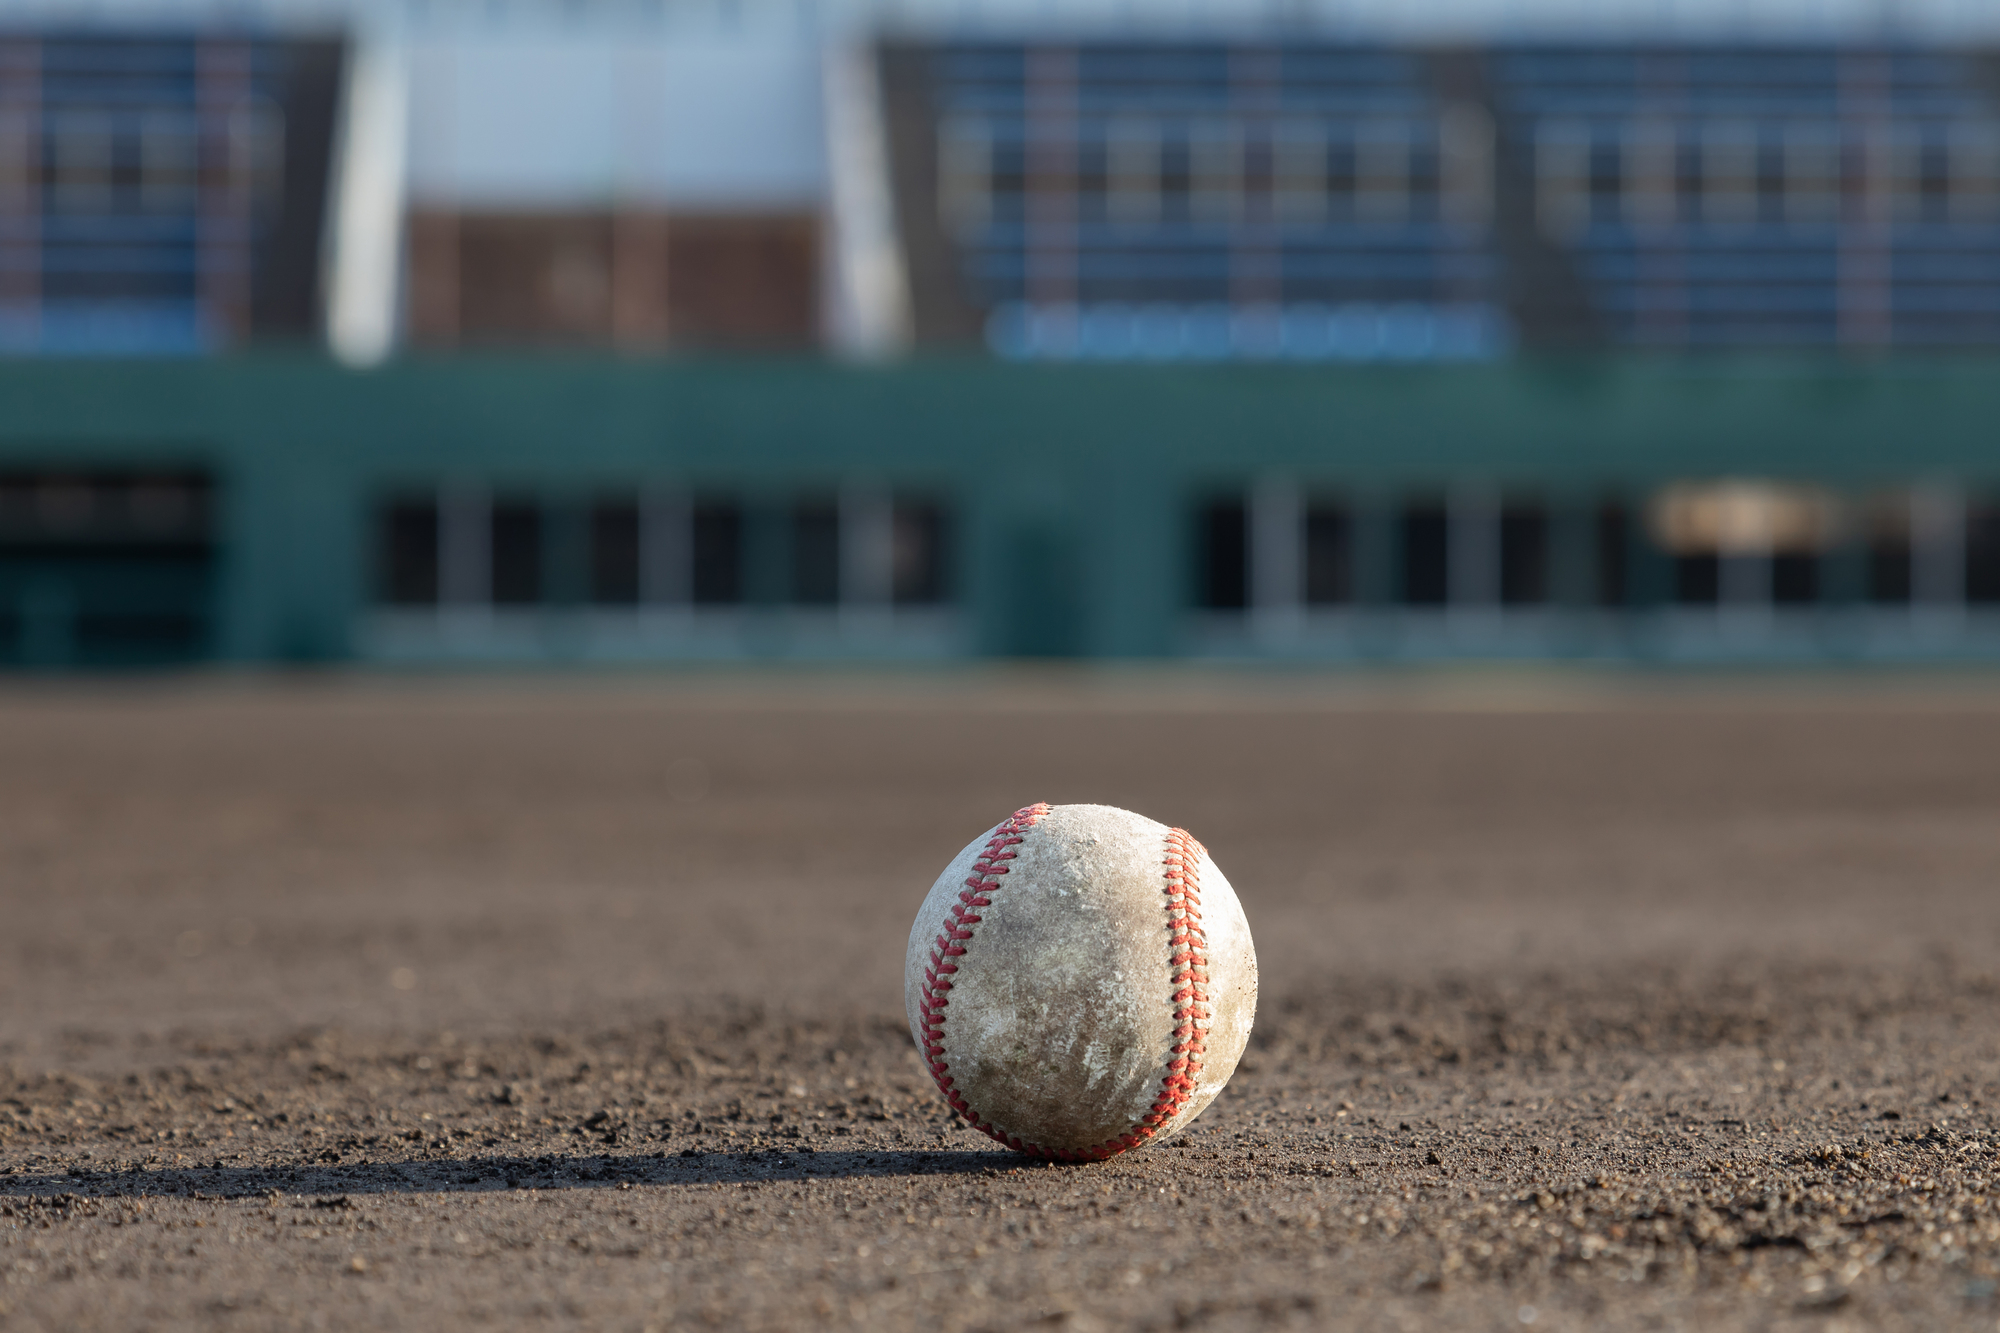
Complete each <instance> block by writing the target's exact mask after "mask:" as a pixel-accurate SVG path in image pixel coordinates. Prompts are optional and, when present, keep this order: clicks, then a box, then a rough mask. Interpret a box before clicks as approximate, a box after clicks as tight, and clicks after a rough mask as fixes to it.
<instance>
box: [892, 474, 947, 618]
mask: <svg viewBox="0 0 2000 1333" xmlns="http://www.w3.org/2000/svg"><path fill="white" fill-rule="evenodd" d="M894 523H895V528H894V530H893V531H892V532H891V533H890V550H889V559H890V570H889V592H890V596H891V597H892V598H893V599H894V601H895V603H896V605H898V606H930V605H934V604H936V603H938V602H942V601H944V600H945V588H946V583H947V571H946V563H945V561H946V550H945V541H946V536H947V533H946V526H945V515H944V507H943V506H942V505H938V504H933V503H930V502H928V501H917V500H898V501H897V502H896V508H895V517H894Z"/></svg>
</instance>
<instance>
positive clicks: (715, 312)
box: [667, 214, 819, 350]
mask: <svg viewBox="0 0 2000 1333" xmlns="http://www.w3.org/2000/svg"><path fill="white" fill-rule="evenodd" d="M667 324H668V328H669V330H670V331H671V336H672V340H673V343H674V345H675V346H676V347H690V348H716V349H729V350H735V349H779V348H805V347H811V346H814V345H816V344H817V343H818V341H819V224H818V221H817V220H816V219H815V218H812V217H810V216H803V217H800V216H794V217H782V216H780V217H773V216H770V215H768V214H767V215H759V216H682V217H675V218H673V219H672V220H671V221H670V222H669V223H668V225H667Z"/></svg>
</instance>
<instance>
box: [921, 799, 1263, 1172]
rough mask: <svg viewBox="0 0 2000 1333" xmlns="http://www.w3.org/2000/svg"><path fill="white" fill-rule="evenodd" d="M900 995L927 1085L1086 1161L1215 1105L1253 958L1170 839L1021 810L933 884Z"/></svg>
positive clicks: (1226, 893) (1242, 1025)
mask: <svg viewBox="0 0 2000 1333" xmlns="http://www.w3.org/2000/svg"><path fill="white" fill-rule="evenodd" d="M903 997H904V1004H905V1005H906V1007H907V1008H908V1010H909V1017H910V1033H911V1035H912V1036H914V1037H915V1038H916V1041H917V1050H918V1051H919V1053H920V1054H921V1055H922V1056H923V1060H924V1064H925V1065H926V1066H928V1067H929V1069H930V1071H931V1077H933V1078H935V1079H936V1080H937V1085H938V1090H939V1091H941V1092H943V1093H944V1095H945V1099H946V1100H947V1101H949V1102H950V1103H951V1105H952V1109H954V1110H956V1111H957V1112H958V1113H959V1114H960V1115H962V1116H964V1117H965V1118H966V1119H967V1120H968V1121H970V1122H971V1123H972V1126H973V1127H974V1128H975V1129H978V1130H979V1131H981V1132H982V1133H985V1134H988V1135H991V1136H992V1137H993V1138H995V1139H998V1140H999V1141H1000V1142H1002V1143H1004V1144H1006V1145H1007V1146H1008V1147H1010V1148H1013V1149H1014V1150H1016V1151H1017V1152H1023V1153H1028V1154H1030V1155H1032V1156H1036V1157H1047V1158H1053V1159H1055V1160H1057V1161H1066V1162H1080V1161H1096V1160H1100V1159H1102V1158H1106V1157H1112V1156H1115V1155H1117V1154H1118V1153H1121V1152H1124V1151H1126V1150H1127V1149H1130V1148H1136V1147H1138V1146H1140V1145H1141V1144H1143V1143H1146V1142H1149V1141H1150V1140H1153V1139H1163V1138H1167V1137H1169V1136H1171V1135H1173V1134H1176V1133H1178V1132H1179V1131H1180V1130H1182V1129H1184V1128H1185V1127H1186V1126H1187V1125H1188V1123H1189V1122H1191V1121H1192V1120H1193V1119H1194V1118H1195V1117H1196V1116H1198V1115H1200V1114H1201V1112H1202V1109H1203V1108H1204V1107H1206V1106H1207V1105H1208V1104H1209V1103H1210V1102H1212V1101H1214V1100H1215V1097H1216V1094H1217V1093H1219V1092H1221V1091H1222V1085H1223V1084H1225V1083H1227V1082H1228V1081H1229V1076H1230V1074H1231V1073H1233V1072H1235V1069H1236V1062H1237V1060H1238V1059H1239V1058H1240V1057H1241V1056H1242V1054H1243V1046H1244V1043H1246V1042H1247V1041H1248V1040H1249V1039H1250V1024H1251V1021H1252V1019H1253V1018H1255V1016H1256V1010H1257V955H1256V951H1255V950H1254V949H1253V948H1252V947H1251V944H1250V924H1249V922H1247V921H1245V920H1244V919H1243V907H1242V905H1241V904H1240V903H1238V902H1237V901H1236V892H1235V890H1233V889H1231V888H1230V887H1229V881H1228V880H1226V879H1224V878H1223V877H1222V872H1221V871H1220V870H1218V869H1217V868H1216V865H1215V862H1214V861H1212V860H1210V859H1209V855H1208V850H1207V849H1206V848H1204V847H1203V846H1202V845H1201V844H1200V843H1198V842H1196V841H1195V840H1194V839H1193V838H1192V837H1191V836H1189V835H1188V833H1187V832H1186V831H1184V830H1182V829H1177V828H1168V827H1167V826H1166V825H1164V824H1157V823H1154V822H1153V821H1152V820H1150V819H1147V818H1145V817H1144V816H1142V815H1135V814H1133V813H1132V812H1130V811H1129V810H1118V809H1114V808H1113V807H1111V806H1108V805H1057V806H1049V805H1031V806H1027V807H1025V808H1023V809H1020V810H1016V811H1015V812H1014V813H1013V814H1012V815H1011V816H1009V817H1008V818H1007V819H1005V820H1003V821H1002V822H1001V823H1000V824H999V826H998V827H996V828H994V829H993V830H992V831H990V832H988V833H984V834H981V835H980V836H979V837H977V838H974V839H973V840H972V842H971V844H970V845H969V846H967V847H966V849H965V850H964V851H962V852H960V853H959V854H958V856H957V857H956V858H954V859H953V861H952V863H951V864H950V865H949V866H946V867H945V871H944V873H943V874H942V875H940V876H939V877H938V881H937V883H936V884H934V885H932V886H931V891H930V894H929V896H928V897H926V898H925V899H924V905H923V907H922V908H921V909H920V910H919V911H918V912H917V921H916V925H915V926H913V927H912V928H911V930H910V947H909V953H908V955H907V958H906V961H905V965H904V978H903Z"/></svg>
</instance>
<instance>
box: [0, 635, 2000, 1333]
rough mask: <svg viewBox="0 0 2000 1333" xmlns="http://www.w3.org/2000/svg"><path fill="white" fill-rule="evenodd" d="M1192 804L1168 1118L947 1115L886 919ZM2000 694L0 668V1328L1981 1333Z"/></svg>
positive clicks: (1183, 816) (1996, 1319)
mask: <svg viewBox="0 0 2000 1333" xmlns="http://www.w3.org/2000/svg"><path fill="white" fill-rule="evenodd" d="M1034 800H1046V801H1051V802H1059V803H1060V802H1067V801H1101V802H1106V803H1110V804H1116V805H1122V806H1126V807H1129V808H1132V809H1136V810H1139V811H1141V812H1143V813H1145V814H1148V815H1151V816H1153V817H1154V818H1157V819H1161V820H1164V821H1167V822H1169V823H1176V824H1180V825H1183V826H1185V827H1187V828H1189V829H1191V830H1193V831H1194V832H1195V833H1196V834H1197V835H1198V836H1199V837H1201V839H1202V840H1203V841H1204V842H1205V843H1206V844H1207V845H1208V846H1209V848H1210V849H1211V850H1212V851H1213V853H1214V855H1215V857H1216V860H1217V862H1218V863H1219V864H1220V865H1221V866H1222V867H1223V868H1224V869H1225V870H1226V871H1227V872H1228V873H1229V876H1230V878H1231V880H1232V881H1233V882H1234V884H1235V885H1236V887H1237V889H1238V892H1239V893H1240V895H1241V897H1242V899H1243V902H1244V905H1245V908H1246V910H1247V911H1248V913H1249V915H1250V921H1251V925H1252V928H1253V930H1254V931H1255V932H1256V936H1257V943H1258V948H1259V954H1260V959H1261V962H1262V970H1263V977H1264V998H1263V1003H1262V1008H1261V1011H1260V1016H1259V1021H1258V1028H1257V1032H1256V1035H1255V1037H1254V1038H1253V1042H1252V1047H1251V1050H1250V1053H1249V1054H1248V1056H1247V1057H1246V1059H1245V1062H1244V1064H1243V1066H1242V1067H1241V1069H1240V1071H1239V1073H1238V1075H1237V1077H1236V1080H1235V1082H1234V1083H1232V1084H1231V1086H1230V1089H1229V1090H1228V1091H1227V1092H1226V1093H1225V1094H1224V1095H1223V1097H1222V1098H1221V1099H1220V1100H1219V1101H1218V1102H1217V1103H1216V1104H1215V1106H1214V1107H1212V1108H1211V1109H1210V1110H1209V1111H1208V1112H1207V1113H1206V1114H1205V1115H1204V1116H1203V1117H1202V1118H1201V1119H1200V1120H1199V1121H1198V1122H1197V1124H1196V1127H1195V1129H1194V1131H1193V1132H1191V1133H1189V1134H1187V1135H1184V1136H1182V1137H1181V1138H1180V1139H1177V1140H1175V1141H1174V1142H1173V1143H1172V1144H1169V1145H1166V1146H1162V1147H1157V1148H1149V1149H1146V1150H1143V1151H1141V1152H1137V1153H1133V1154H1129V1155H1127V1156H1125V1157H1121V1158H1118V1159H1115V1160H1113V1161H1111V1162H1109V1163H1105V1164H1101V1165H1097V1166H1089V1167H1076V1168H1067V1167H1045V1166H1040V1165H1034V1164H1029V1163H1026V1162H1024V1161H1023V1159H1020V1158H1018V1157H1013V1156H1010V1155H1007V1154H1004V1153H1000V1152H997V1151H993V1150H992V1149H993V1146H994V1145H992V1144H991V1143H990V1142H989V1141H987V1140H985V1139H983V1138H981V1137H979V1136H977V1135H975V1134H973V1133H971V1132H970V1131H968V1130H965V1129H963V1128H959V1127H956V1126H955V1125H954V1124H953V1123H952V1122H950V1120H949V1119H948V1117H947V1116H946V1114H945V1108H944V1106H943V1103H942V1101H941V1100H940V1099H939V1098H938V1096H937V1095H936V1093H935V1091H934V1090H933V1089H932V1088H931V1087H930V1085H929V1081H928V1079H927V1077H926V1076H925V1074H924V1073H923V1071H922V1069H921V1067H920V1066H919V1064H918V1063H917V1060H916V1057H915V1053H914V1051H913V1049H912V1048H911V1044H910V1040H909V1036H908V1033H907V1030H906V1028H905V1027H904V1024H903V1020H902V1017H901V997H900V981H901V972H900V967H901V955H902V949H903V944H904V939H905V937H906V934H907V931H908V927H909V921H910V917H911V914H912V913H913V912H914V910H915V907H916V904H917V902H918V900H919V899H920V898H921V896H922V894H923V892H924V890H925V889H926V888H927V887H928V885H929V883H930V881H931V879H932V878H933V877H934V876H935V874H936V873H937V871H938V870H939V869H940V868H941V867H942V866H943V865H944V863H945V862H946V861H947V860H948V859H949V858H950V856H951V855H952V853H954V852H955V851H957V850H958V848H959V847H960V846H962V845H963V844H964V843H965V841H966V840H967V839H968V838H969V837H971V836H972V834H974V833H976V832H978V831H979V830H980V829H982V828H984V827H986V826H988V825H990V824H992V823H993V822H994V821H995V820H996V819H998V818H1000V817H1001V816H1002V815H1004V814H1005V813H1007V812H1008V811H1010V810H1012V809H1014V808H1016V807H1017V806H1020V805H1022V804H1025V803H1027V802H1029V801H1034ZM1996 812H2000V682H1981V681H1977V680H1974V681H1956V682H1942V681H1930V682H1910V681H1901V682H1895V681H1890V682H1883V681H1873V682H1871V681H1852V680H1850V681H1837V680H1833V681H1829V680H1799V679H1776V678H1773V679H1763V680H1754V681H1733V682H1722V681H1710V682H1705V683H1694V684H1690V683H1687V682H1675V681H1654V682H1645V681H1618V680H1604V679H1589V678H1583V679H1570V680H1566V679H1559V678H1537V677H1528V678H1516V677H1506V676H1478V675H1473V676H1464V677H1438V678H1427V679H1422V680H1414V681H1403V682H1368V681H1361V680H1356V679H1353V678H1349V679H1344V680H1312V679H1306V678H1277V677H1257V678H1234V679H1231V678H1198V677H1192V676H1184V675H1178V674H1166V675H1136V674H1124V675H1107V676H1069V675H1062V674H1051V675H1026V676H983V675H982V676H940V677H909V678H869V677H852V678H803V677H758V678H753V679H750V680H747V681H734V682H730V681H724V680H719V679H709V678H701V679H693V678H689V679H678V680H665V681H660V680H593V681H565V682H551V681H527V682H521V681H505V680H488V681H443V680H414V681H357V680H330V681H290V682H287V681H276V682H226V681H194V682H179V683H167V684H159V685H152V686H135V685H100V686H88V687H85V686H64V687H58V686H41V687H34V686H29V685H18V686H15V687H13V688H11V689H10V690H8V691H6V692H4V693H0V913H4V916H0V921H4V927H0V1328H5V1329H8V1330H12V1329H15V1328H21V1329H43V1328H47V1329H73V1328H94V1327H115V1328H146V1329H174V1328H194V1327H200V1328H217V1327H220V1328H236V1327H240V1328H245V1329H250V1328H257V1329H262V1328H295V1327H296V1328H412V1329H415V1328H426V1329H429V1328H439V1327H445V1328H452V1327H473V1326H478V1327H517V1326H518V1327H543V1326H575V1327H579V1328H586V1327H587V1328H593V1329H598V1328H604V1329H632V1330H638V1329H646V1328H658V1329H665V1328H669V1327H690V1326H691V1327H697V1328H699V1327H718V1328H751V1329H767V1328H768V1329H793V1328H807V1327H836V1328H856V1329H871V1330H872V1329H887V1330H899V1329H906V1328H938V1329H948V1330H959V1329H967V1330H972V1329H992V1330H999V1329H1034V1328H1056V1329H1072V1330H1079V1329H1114V1328H1126V1327H1133V1328H1148V1329H1164V1328H1198V1329H1238V1328H1264V1327H1284V1328H1292V1327H1298V1328H1322V1327H1330V1328H1370V1329H1373V1328H1399V1327H1407V1328H1439V1327H1463V1328H1473V1329H1495V1330H1498V1329H1512V1330H1518V1329H1522V1328H1526V1327H1533V1328H1535V1329H1538V1330H1539V1329H1549V1328H1556V1329H1564V1328H1609V1329H1628V1328H1629V1329H1652V1328H1704V1329H1706V1328H1723V1329H1734V1328H1742V1329H1753V1328H1754V1329H1774V1328H1777V1329H1782V1328H1799V1329H1812V1330H1831V1329H1835V1328H1840V1327H1846V1328H1850V1329H1860V1328H1934V1327H1966V1328H1983V1329H1989V1330H1990V1329H1996V1328H2000V1287H1996V1282H2000V1205H1996V1204H1995V1202H1994V1201H1993V1198H1992V1196H1991V1193H1990V1191H1991V1190H1992V1189H1993V1187H1994V1180H1995V1177H1996V1175H2000V1160H1996V1143H2000V1124H1996V1107H1997V1106H2000V813H1996Z"/></svg>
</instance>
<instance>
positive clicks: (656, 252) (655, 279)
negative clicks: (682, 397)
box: [611, 212, 673, 348]
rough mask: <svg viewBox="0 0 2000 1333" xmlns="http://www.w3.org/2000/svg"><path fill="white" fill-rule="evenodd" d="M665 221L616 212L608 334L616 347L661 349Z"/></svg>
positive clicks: (665, 333) (667, 328) (666, 332)
mask: <svg viewBox="0 0 2000 1333" xmlns="http://www.w3.org/2000/svg"><path fill="white" fill-rule="evenodd" d="M667 237H668V223H667V219H666V218H665V217H664V216H662V215H661V214H658V213H639V212H626V213H620V214H619V215H618V216H617V217H616V218H614V219H613V220H612V223H611V274H612V281H611V336H612V339H613V341H615V342H616V343H617V344H618V346H620V347H627V348H650V347H664V346H666V344H667V340H668V338H669V337H670V336H671V334H672V332H673V330H672V327H671V325H670V324H669V323H668V320H667V284H668V274H667V257H668V244H667Z"/></svg>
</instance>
